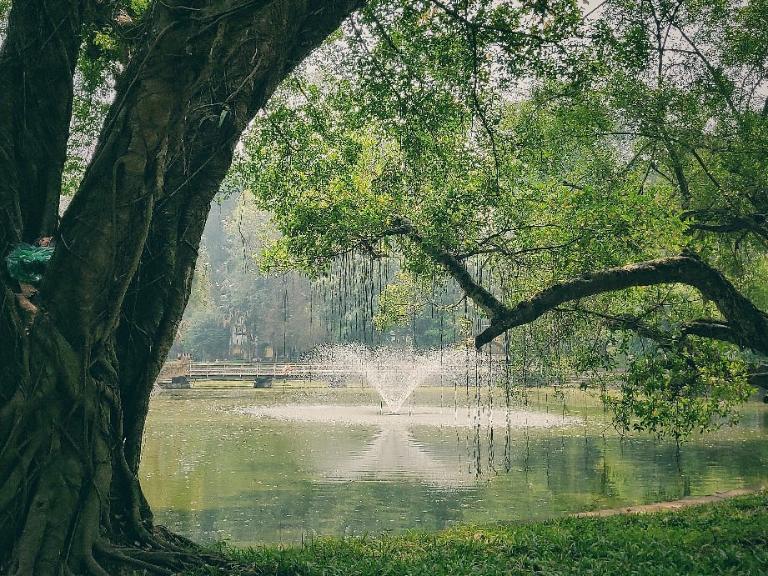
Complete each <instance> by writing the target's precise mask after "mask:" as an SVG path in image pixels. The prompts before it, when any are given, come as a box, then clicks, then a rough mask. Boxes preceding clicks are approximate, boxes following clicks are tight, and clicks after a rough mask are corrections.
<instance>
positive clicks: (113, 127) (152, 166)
mask: <svg viewBox="0 0 768 576" xmlns="http://www.w3.org/2000/svg"><path fill="white" fill-rule="evenodd" d="M35 4H38V3H37V2H30V3H29V4H27V3H14V6H13V13H12V15H11V20H10V24H11V28H10V30H9V36H8V41H7V42H6V45H5V46H4V52H3V54H4V55H6V54H8V53H10V52H12V51H13V50H16V52H18V50H19V46H18V45H17V44H14V43H13V39H14V38H16V39H17V40H21V39H23V38H27V39H29V38H31V37H34V38H37V36H30V35H26V34H25V33H24V30H23V29H22V28H23V26H22V25H27V24H29V25H35V26H40V25H41V24H40V22H36V21H33V20H30V14H33V13H34V10H35V9H38V10H42V9H43V8H45V4H46V3H45V2H42V1H41V2H39V5H37V6H35ZM59 4H60V7H63V6H65V4H66V3H63V2H62V3H59ZM356 4H357V0H353V1H349V0H346V1H321V0H280V1H273V2H269V1H257V2H251V1H247V2H246V1H240V2H236V1H233V0H217V1H214V2H202V1H201V2H192V4H190V2H184V3H183V5H182V4H181V3H180V4H179V5H178V6H177V5H176V4H174V3H173V2H171V3H167V2H164V3H158V4H157V5H155V6H153V7H152V8H151V9H150V12H149V14H148V15H147V16H146V24H145V33H144V37H143V38H142V39H141V41H140V43H139V45H138V46H137V47H136V49H135V50H134V53H135V56H134V58H133V59H132V61H131V62H130V63H129V64H128V65H127V67H126V70H125V72H124V73H123V75H122V77H121V79H120V81H119V83H118V89H117V94H116V99H115V103H114V104H113V106H112V108H111V110H110V113H109V114H108V117H107V119H106V121H105V125H104V127H103V129H102V134H101V137H100V140H99V144H98V146H97V149H96V152H95V155H94V158H93V160H92V162H91V164H90V166H89V168H88V170H87V171H86V174H85V177H84V179H83V182H82V185H81V187H80V189H79V190H78V192H77V194H76V195H75V198H74V199H73V201H72V203H71V205H70V208H69V210H68V211H67V214H66V215H65V218H64V220H63V221H62V223H61V226H60V229H59V230H58V233H57V245H56V251H55V253H54V256H53V258H52V260H51V263H50V265H49V269H48V272H47V274H46V277H45V279H44V281H43V284H42V286H41V288H40V295H39V297H38V298H37V299H36V300H35V302H34V304H35V307H31V306H30V305H29V302H27V301H26V300H25V299H23V298H22V297H21V296H20V295H19V294H18V292H19V285H18V284H16V283H15V282H14V281H12V280H11V279H10V278H8V277H7V274H6V272H5V267H4V266H0V343H2V346H0V401H2V408H0V523H1V524H0V525H2V526H3V529H2V531H0V572H3V573H5V572H10V573H13V574H19V575H28V574H35V575H36V576H38V575H39V576H46V575H48V574H62V573H65V574H66V573H70V574H72V573H74V574H106V573H107V571H105V569H104V568H103V566H111V567H112V568H110V571H111V572H112V573H114V571H113V570H117V567H118V566H124V567H132V568H138V569H146V570H148V571H150V572H155V573H171V572H172V571H173V570H176V569H178V568H180V567H182V566H183V565H185V563H187V562H190V561H192V560H193V559H194V558H193V556H191V555H190V554H189V551H188V550H187V551H185V550H184V549H183V548H184V542H183V541H182V540H181V539H178V538H175V537H173V536H172V535H170V534H169V533H167V532H165V531H161V530H158V529H157V528H155V527H154V526H153V525H152V517H151V512H150V510H149V507H148V506H147V504H146V502H145V500H144V497H143V495H142V493H141V487H140V485H139V481H138V466H139V459H140V453H141V436H142V433H143V429H144V423H145V419H146V414H147V408H148V402H149V393H150V391H151V389H152V386H153V383H154V381H155V378H156V377H157V374H158V372H159V369H160V367H161V366H162V363H163V362H164V360H165V357H166V355H167V352H168V349H169V348H170V345H171V343H172V340H173V337H174V334H175V331H176V328H177V326H178V323H179V321H180V319H181V315H182V313H183V310H184V307H185V305H186V302H187V298H188V296H189V290H190V286H191V279H192V273H193V270H194V264H195V261H196V256H197V249H198V246H199V242H200V236H201V234H202V230H203V226H204V223H205V220H206V217H207V214H208V210H209V206H210V202H211V200H212V198H213V196H214V194H215V193H216V191H217V190H218V188H219V185H220V182H221V180H222V178H223V177H224V175H225V173H226V171H227V169H228V168H229V165H230V163H231V160H232V155H233V151H234V147H235V144H236V142H237V140H238V138H239V137H240V135H241V133H242V131H243V130H244V129H245V127H246V126H247V125H248V123H249V122H250V121H251V120H252V118H253V117H254V115H255V114H256V112H257V111H258V109H259V108H260V107H261V106H263V105H264V103H265V102H266V100H267V99H268V97H269V96H270V95H271V93H272V92H273V91H274V89H275V87H276V86H277V85H278V84H279V82H280V81H281V80H282V79H283V78H284V77H285V76H286V75H287V74H288V73H289V72H290V71H291V70H292V69H293V67H294V66H295V65H296V64H297V63H298V62H300V61H301V60H302V59H303V58H304V57H305V56H306V55H307V53H308V52H309V51H310V50H312V49H313V48H314V47H315V46H317V45H318V44H319V43H320V42H321V41H322V39H323V38H325V37H326V36H327V35H328V34H329V33H330V32H332V31H333V30H334V29H335V28H336V27H337V26H338V25H339V24H340V22H341V20H342V19H343V18H344V17H346V16H347V15H348V14H349V13H350V12H351V11H352V10H353V9H354V8H355V7H356ZM25 7H29V10H31V11H32V12H25V10H26V8H25ZM84 13H85V12H84V11H83V3H80V2H72V3H71V5H68V10H66V11H65V14H66V15H67V18H69V20H65V22H67V23H68V27H67V28H66V30H64V31H63V32H62V34H65V37H63V38H61V39H60V40H61V41H60V42H59V43H58V44H54V43H50V42H49V43H47V44H45V38H49V37H50V36H46V35H45V34H41V36H44V37H45V38H40V42H42V43H43V44H42V45H36V44H34V43H33V46H37V49H38V51H39V52H40V54H38V56H37V57H38V58H41V57H42V56H46V55H48V56H49V57H51V58H53V56H52V55H50V54H47V52H46V51H47V50H55V51H56V54H59V55H60V51H61V49H62V48H61V46H63V45H66V46H74V48H75V50H74V52H72V50H71V49H69V51H68V52H67V54H70V56H71V57H72V58H74V54H76V52H77V50H76V48H77V46H78V45H79V34H80V28H81V27H82V24H83V14H84ZM25 22H26V24H24V23H25ZM30 22H31V24H30ZM19 23H21V24H19ZM61 23H62V20H61V18H58V17H52V16H50V15H49V19H48V20H46V21H45V24H46V26H49V27H53V28H55V29H56V30H62V28H61ZM57 24H58V26H59V27H58V28H57V27H56V25H57ZM19 26H21V27H19ZM15 27H17V28H15ZM9 46H10V49H9V48H8V47H9ZM41 55H42V56H41ZM29 59H30V58H27V60H29ZM53 62H54V63H53V64H51V66H52V67H55V68H56V70H55V72H56V73H57V74H61V75H62V77H64V78H66V76H67V74H69V82H61V83H59V84H60V85H58V88H56V86H54V87H53V88H56V90H58V97H59V98H62V97H63V98H64V99H65V102H64V104H63V105H62V106H63V108H66V110H64V111H63V113H62V114H61V116H62V117H61V118H59V117H55V118H54V120H55V121H54V122H53V123H52V124H51V125H50V126H48V127H46V126H44V125H42V124H41V125H40V131H42V132H44V131H45V130H50V131H52V132H54V133H56V134H61V132H62V130H63V131H64V133H66V126H67V124H68V114H69V110H68V108H69V106H70V105H69V104H68V102H71V90H72V88H71V73H72V70H73V64H72V61H71V59H70V60H68V59H67V58H62V57H57V58H53ZM6 65H7V66H6ZM4 66H5V67H4ZM8 66H10V68H11V69H13V70H14V71H15V70H16V68H20V69H21V71H20V72H19V74H21V76H24V74H27V73H29V74H31V75H32V76H33V80H34V81H35V82H38V85H40V84H41V83H42V79H41V78H40V74H44V73H45V72H46V67H45V66H43V67H42V68H41V67H38V68H37V69H32V68H25V66H27V65H26V63H25V62H21V63H19V62H18V60H17V59H14V58H10V59H9V58H6V59H4V60H0V85H3V82H5V81H7V82H6V84H5V85H6V86H10V87H11V88H12V87H13V86H12V79H11V80H9V79H10V78H11V76H9V75H8V72H7V70H8V69H9V68H8ZM14 66H15V67H16V68H14ZM14 74H16V72H14ZM54 77H58V76H56V74H54ZM56 90H51V93H50V94H49V95H48V98H53V99H55V98H57V93H56ZM19 93H20V91H18V90H17V91H16V94H17V96H18V94H19ZM37 97H38V98H40V99H42V98H43V95H42V92H39V93H38V94H37ZM19 98H20V96H19V97H18V98H16V100H14V102H17V101H19ZM4 103H7V101H4ZM14 106H15V105H14ZM14 106H11V107H10V108H9V109H11V110H13V111H15V108H14ZM43 107H44V102H43V103H40V104H39V105H38V108H43ZM7 120H8V119H7V117H0V144H2V145H0V150H1V151H2V154H3V156H2V158H0V170H2V171H3V174H0V183H5V184H7V185H5V186H0V208H1V209H2V210H0V218H1V219H2V221H1V222H0V227H1V228H2V230H3V233H2V237H0V256H2V257H4V256H5V254H6V253H7V252H8V250H9V249H10V247H11V245H12V244H13V243H14V242H18V241H19V240H20V239H22V238H27V239H33V238H34V237H36V236H38V235H40V234H41V233H48V232H52V231H53V228H52V227H51V226H49V225H48V224H45V222H46V221H47V220H46V218H47V216H45V215H46V214H49V213H50V211H51V202H52V200H51V198H52V197H54V196H55V202H54V203H55V204H58V185H60V172H61V170H60V165H59V164H56V165H52V166H51V167H50V170H53V172H54V174H53V175H52V176H51V175H47V176H45V180H46V182H48V180H52V181H53V183H54V184H56V185H55V186H54V185H51V184H50V183H49V184H48V185H46V186H47V187H46V192H45V194H42V193H41V194H39V195H38V194H36V195H35V197H34V198H38V197H40V198H43V197H44V199H40V200H35V199H34V198H32V197H31V196H29V197H28V196H27V195H26V191H25V189H24V187H23V186H22V184H23V183H24V182H26V180H27V178H28V176H27V174H29V173H34V174H37V173H40V174H42V167H40V166H38V167H37V168H36V169H35V170H31V171H30V170H27V169H26V168H25V169H24V170H22V169H21V168H19V166H18V165H17V164H18V161H19V160H23V161H24V162H25V163H27V164H29V163H31V164H30V166H34V164H35V163H36V162H41V163H44V162H45V160H46V159H45V158H42V157H41V158H38V152H37V150H36V149H35V148H34V147H32V148H30V146H29V145H28V144H27V143H26V140H25V138H32V139H37V138H41V136H40V134H38V133H35V132H31V133H30V132H25V131H26V126H24V125H20V124H18V123H17V124H12V123H9V122H8V121H7ZM48 142H49V144H50V146H51V149H50V150H49V153H48V154H47V155H46V157H47V158H56V161H57V162H61V161H63V158H64V154H65V149H64V145H65V143H66V138H64V139H63V140H62V139H61V138H59V139H52V140H49V141H48ZM6 176H8V177H9V178H6ZM9 183H10V184H9ZM51 190H53V192H51ZM33 200H34V201H33ZM30 207H31V208H30ZM54 214H55V209H54ZM41 215H43V216H41ZM48 220H49V219H48ZM52 226H53V227H55V224H53V225H52Z"/></svg>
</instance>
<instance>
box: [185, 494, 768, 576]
mask: <svg viewBox="0 0 768 576" xmlns="http://www.w3.org/2000/svg"><path fill="white" fill-rule="evenodd" d="M734 492H736V491H730V492H728V493H721V494H717V495H712V496H711V498H714V500H712V501H711V502H710V503H705V504H698V503H697V504H695V505H694V504H693V503H691V501H690V500H685V501H684V502H686V505H684V506H682V507H681V508H676V509H672V508H668V509H665V510H663V511H658V512H657V511H654V512H651V513H646V514H633V513H630V514H626V513H615V514H613V515H610V516H597V515H592V516H568V517H564V518H558V519H554V520H548V521H544V522H515V523H504V524H496V525H488V526H475V525H471V524H463V525H458V526H454V527H452V528H449V529H447V530H441V531H438V532H435V533H424V532H408V533H405V534H403V535H399V536H380V537H353V538H333V537H330V538H319V539H316V540H313V541H311V542H308V543H304V544H302V545H300V546H298V545H294V546H276V545H269V546H257V547H253V548H247V549H243V548H230V547H227V546H226V545H221V546H220V547H219V548H217V552H219V553H223V554H224V555H225V556H226V557H227V559H228V561H229V562H230V564H229V565H228V566H227V567H226V569H220V571H216V570H213V569H210V568H206V570H207V571H205V572H200V571H198V572H190V573H189V575H190V576H192V575H195V576H196V575H202V574H206V575H221V576H223V575H224V574H227V575H229V576H255V575H256V574H259V575H267V574H270V575H271V574H274V575H287V574H301V575H303V576H321V575H322V576H342V575H348V574H355V575H358V576H374V575H379V574H409V575H411V576H449V575H450V576H464V575H466V576H495V575H500V574H504V575H520V576H522V575H524V574H525V575H527V574H532V573H535V574H542V575H549V574H551V575H553V576H554V575H558V576H563V575H574V576H575V575H577V574H593V575H597V576H612V575H615V574H627V573H631V574H634V575H639V576H661V575H669V576H672V575H676V576H677V575H682V574H697V575H704V574H766V573H768V547H766V546H765V544H766V543H767V542H768V493H766V492H765V491H761V492H757V493H754V494H751V495H746V496H744V495H736V494H734ZM677 502H679V501H677ZM689 504H690V505H689ZM624 510H625V511H626V509H624Z"/></svg>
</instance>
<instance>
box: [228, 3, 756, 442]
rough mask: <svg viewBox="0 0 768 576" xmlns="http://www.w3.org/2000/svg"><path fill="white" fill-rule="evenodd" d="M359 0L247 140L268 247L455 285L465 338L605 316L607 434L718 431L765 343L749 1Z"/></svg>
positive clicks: (284, 256)
mask: <svg viewBox="0 0 768 576" xmlns="http://www.w3.org/2000/svg"><path fill="white" fill-rule="evenodd" d="M377 6H378V5H377ZM377 6H371V7H370V9H366V10H364V11H363V12H362V13H361V14H360V15H359V16H358V17H356V18H354V19H353V20H352V21H351V23H350V24H349V26H348V27H347V29H346V35H345V36H344V37H343V38H341V39H339V40H337V41H336V43H335V44H333V45H332V46H330V47H327V48H326V50H327V52H326V53H324V54H323V55H321V56H320V57H319V58H318V59H317V60H316V61H314V62H313V63H312V64H311V65H309V66H307V67H306V68H305V69H303V70H302V71H301V72H300V73H299V74H297V75H295V76H294V77H293V79H292V80H291V82H290V84H288V85H286V87H285V89H284V90H283V91H282V92H281V93H280V94H279V95H278V97H277V98H276V99H274V100H273V101H272V103H271V105H270V107H269V108H268V109H267V111H266V113H265V114H264V115H263V117H262V118H261V121H260V122H259V123H258V124H257V125H256V126H255V127H254V128H253V130H251V132H250V133H249V134H248V136H247V138H246V141H245V148H244V153H243V154H242V156H241V158H240V161H239V164H238V168H237V170H236V174H237V177H238V178H240V179H241V181H242V182H243V183H244V184H245V185H246V186H247V187H249V188H250V189H251V190H253V192H254V193H255V195H256V197H257V199H258V201H259V203H260V205H261V206H262V207H264V208H266V209H269V210H272V211H273V212H274V214H275V216H276V222H277V223H278V226H279V228H280V230H281V232H282V233H283V237H282V238H281V239H280V240H279V241H278V242H277V243H276V245H275V246H274V249H273V250H274V251H273V260H275V261H282V262H290V263H292V264H293V265H295V266H299V267H301V268H304V269H313V270H317V269H318V268H320V269H322V268H323V267H324V266H327V265H328V263H329V262H331V261H332V259H333V258H334V257H335V256H336V255H338V254H339V253H342V252H344V251H347V250H349V249H350V248H352V247H353V248H354V249H356V250H358V251H362V252H365V253H368V254H370V255H372V256H373V257H384V256H391V255H394V254H398V255H402V256H403V257H404V258H405V263H406V264H405V266H406V268H407V270H408V272H409V273H411V274H414V275H415V276H416V277H421V278H425V279H427V280H428V281H429V280H430V279H432V278H434V277H435V276H436V275H440V274H446V275H449V276H453V277H454V278H455V279H456V280H457V281H458V283H459V285H460V286H461V288H462V289H463V290H464V291H465V292H466V294H467V296H468V297H469V298H470V299H472V300H473V301H474V303H475V304H476V306H477V307H478V309H480V310H481V311H482V312H483V313H485V314H486V316H487V317H488V320H489V321H490V325H486V327H485V328H482V327H481V329H480V330H479V332H480V334H479V335H478V339H477V342H478V344H479V345H482V344H484V343H486V342H488V341H489V340H490V339H492V338H494V337H497V336H499V335H501V334H502V333H504V332H505V331H506V330H508V329H509V328H512V327H513V326H517V325H519V323H520V322H529V321H533V320H535V319H536V318H539V317H540V316H541V313H536V314H528V313H527V312H525V311H524V310H523V308H521V307H522V306H524V305H525V306H540V307H541V308H542V313H543V312H556V313H558V314H560V315H561V316H563V317H568V318H570V321H571V322H577V323H579V322H580V323H582V325H583V326H588V325H590V324H591V325H593V326H594V324H595V323H601V324H603V325H605V326H606V327H607V328H608V329H609V332H607V333H606V340H605V341H604V345H603V349H608V348H611V347H612V345H611V341H612V340H613V339H615V338H617V337H618V338H619V340H622V339H623V338H624V336H622V334H626V333H629V334H631V335H632V338H634V341H635V342H642V341H646V342H653V343H654V344H648V345H644V346H645V348H647V349H648V350H649V351H648V352H646V353H644V354H642V355H641V359H640V358H637V359H634V360H631V361H629V362H628V363H627V367H628V369H629V372H628V375H627V377H626V379H625V380H624V384H623V392H624V397H625V402H624V403H622V404H619V403H614V406H615V407H616V408H617V411H618V412H617V414H618V417H617V423H618V424H619V425H620V426H621V427H623V428H625V429H630V428H632V427H634V426H640V427H641V428H643V429H651V430H657V429H658V428H659V423H661V422H666V423H667V424H668V425H669V426H670V427H671V429H672V430H673V433H675V434H682V435H685V434H687V433H688V432H690V431H691V430H693V429H694V428H697V427H700V426H704V424H705V423H718V422H721V417H722V416H725V415H727V414H730V413H731V408H732V407H733V405H734V404H735V403H737V402H738V401H741V400H743V399H745V398H746V395H747V392H748V390H749V387H748V386H747V384H746V380H747V377H748V372H749V370H752V368H750V366H751V365H753V364H755V363H758V364H759V362H760V358H762V357H764V355H765V354H766V353H768V349H766V343H768V339H767V338H768V334H766V329H767V327H768V324H766V316H765V314H764V313H763V312H762V311H761V310H760V308H762V309H765V307H766V305H768V301H766V293H765V288H764V286H765V273H766V263H767V260H766V250H765V249H766V241H767V240H768V227H766V221H765V214H766V212H767V211H768V186H767V183H766V181H765V179H766V177H768V166H767V165H766V158H768V154H766V152H767V150H766V146H768V140H767V139H766V136H768V133H767V132H766V130H768V116H767V113H768V104H767V102H768V100H766V96H765V89H766V80H765V78H766V73H767V70H766V51H765V43H764V42H763V35H764V27H761V26H760V25H759V22H765V19H766V11H765V10H766V7H765V5H764V4H763V3H761V2H748V3H746V4H742V3H731V2H726V1H723V2H716V3H714V4H713V3H707V4H704V3H699V2H694V1H691V2H687V1H684V2H667V1H663V0H659V1H654V2H647V1H642V2H640V1H638V2H635V1H622V2H618V1H617V2H606V3H603V4H601V5H600V6H599V7H597V8H596V9H595V10H593V11H592V12H590V13H589V14H588V15H584V14H582V12H581V11H580V10H579V9H578V8H577V7H575V6H573V5H570V4H567V3H562V4H555V5H552V6H548V7H547V11H546V16H542V17H541V18H539V13H538V12H537V10H538V8H537V6H536V5H528V4H523V5H521V7H520V8H519V10H517V9H514V10H513V9H510V8H509V7H508V6H506V5H495V4H490V3H489V4H485V3H482V2H477V3H469V4H468V5H462V6H459V5H456V4H451V3H443V2H436V1H435V2H431V3H427V4H416V5H414V6H413V7H412V8H409V9H405V8H403V9H402V10H401V9H399V8H392V9H391V10H390V11H387V10H384V11H383V12H379V11H377ZM382 14H383V15H382ZM436 27H439V30H438V29H436ZM331 54H332V55H333V56H332V57H331V56H330V55H331ZM339 70H343V71H347V70H355V71H356V75H351V74H349V73H346V72H342V73H339V72H338V71H339ZM681 254H682V257H680V256H679V255H681ZM665 258H671V259H672V260H670V261H669V262H667V261H665V260H664V259H665ZM675 258H682V259H680V260H679V263H680V265H681V266H683V267H684V268H686V270H681V269H678V265H677V263H678V260H675ZM686 258H689V259H690V260H685V259H686ZM646 263H647V264H646ZM582 275H586V276H584V278H588V282H589V283H591V284H590V286H589V288H588V289H587V290H585V289H584V287H583V286H582V287H580V286H579V282H581V281H580V280H579V278H580V277H582ZM697 275H698V276H700V277H699V278H698V279H696V278H694V277H695V276H697ZM627 277H633V278H636V279H637V280H631V279H630V281H625V280H618V279H620V278H624V279H626V278H627ZM641 277H642V278H641ZM617 280H618V281H617ZM649 284H650V286H649ZM617 286H618V287H617ZM726 294H727V295H726ZM735 302H738V304H734V303H735ZM515 303H520V304H518V305H517V307H516V306H515ZM742 305H743V306H742ZM518 316H519V317H520V320H516V319H515V318H517V317H518ZM523 318H527V319H523ZM611 332H613V334H614V336H611V335H610V334H611ZM638 338H640V339H641V340H639V341H638V340H637V339H638ZM712 339H714V340H715V341H719V342H722V341H725V342H727V344H717V345H714V344H710V343H709V342H708V341H709V340H712ZM734 345H735V346H734ZM613 349H615V350H622V348H621V347H615V346H614V347H613ZM622 358H625V355H624V354H622V353H620V352H619V356H618V358H617V357H616V356H615V355H613V356H612V355H611V354H599V355H593V356H592V359H591V361H590V362H587V365H582V368H589V367H591V368H596V367H599V366H602V367H604V368H613V367H615V366H616V362H617V359H618V360H620V361H622V362H623V360H621V359H622ZM582 364H583V362H582ZM670 371H671V372H670ZM671 373H675V374H677V376H674V377H673V376H671V375H670V374H671ZM715 375H717V376H715ZM680 378H682V379H683V380H686V381H687V383H686V384H685V385H683V384H681V380H680ZM645 386H650V387H651V388H645ZM641 398H642V400H640V399H641ZM694 398H696V400H693V399H694ZM661 404H664V405H665V406H668V407H670V408H669V410H671V412H670V411H668V412H665V413H664V414H662V416H661V417H660V418H659V420H658V421H656V420H653V418H650V417H648V414H649V413H659V411H658V406H659V405H661ZM649 406H651V407H649ZM673 406H678V407H679V406H682V407H683V408H684V409H681V412H680V414H683V413H684V415H678V413H677V412H674V410H675V408H672V407H673ZM631 416H637V417H638V419H637V420H636V421H633V423H630V420H631Z"/></svg>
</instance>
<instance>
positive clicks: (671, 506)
mask: <svg viewBox="0 0 768 576" xmlns="http://www.w3.org/2000/svg"><path fill="white" fill-rule="evenodd" d="M761 490H765V487H764V486H763V487H760V488H751V489H750V488H742V489H739V490H728V491H727V492H715V493H714V494H711V495H709V496H692V497H690V498H683V499H681V500H672V501H671V502H658V503H656V504H643V505H642V506H626V507H624V508H608V509H606V510H595V511H593V512H580V513H579V514H574V516H576V517H579V518H583V517H588V516H614V515H616V514H647V513H649V512H664V511H666V510H679V509H680V508H687V507H689V506H698V505H700V504H711V503H713V502H722V501H723V500H727V499H728V498H735V497H736V496H747V495H748V494H755V493H757V492H760V491H761Z"/></svg>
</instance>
